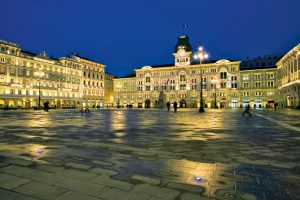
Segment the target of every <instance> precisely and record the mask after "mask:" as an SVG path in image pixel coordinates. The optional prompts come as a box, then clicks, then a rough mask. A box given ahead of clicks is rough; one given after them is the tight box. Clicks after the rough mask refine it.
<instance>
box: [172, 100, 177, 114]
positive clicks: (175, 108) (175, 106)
mask: <svg viewBox="0 0 300 200" xmlns="http://www.w3.org/2000/svg"><path fill="white" fill-rule="evenodd" d="M173 106H174V112H177V102H176V101H175V102H174V104H173Z"/></svg>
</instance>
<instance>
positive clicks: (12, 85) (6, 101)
mask: <svg viewBox="0 0 300 200" xmlns="http://www.w3.org/2000/svg"><path fill="white" fill-rule="evenodd" d="M103 74H104V65H102V64H99V63H95V62H93V61H89V60H87V59H84V58H80V57H78V56H69V57H62V58H60V59H54V58H50V57H48V56H47V54H46V53H45V52H42V53H41V54H34V53H31V52H28V51H23V50H21V48H20V46H19V45H18V44H15V43H11V42H7V41H3V40H0V108H2V109H3V108H5V107H6V108H11V109H14V108H32V107H36V106H38V101H39V97H40V105H41V106H43V104H44V102H46V101H47V102H49V106H50V107H51V108H81V107H93V105H95V106H97V105H101V103H102V101H103V96H104V94H103V93H104V92H103V90H104V89H103V88H104V85H103V84H104V83H103V80H102V78H103V76H104V75H103ZM83 83H86V84H83Z"/></svg>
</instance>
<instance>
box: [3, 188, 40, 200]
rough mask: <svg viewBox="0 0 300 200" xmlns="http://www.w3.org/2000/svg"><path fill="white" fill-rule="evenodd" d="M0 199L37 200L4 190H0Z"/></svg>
mask: <svg viewBox="0 0 300 200" xmlns="http://www.w3.org/2000/svg"><path fill="white" fill-rule="evenodd" d="M0 199H1V200H2V199H3V200H38V199H36V198H33V197H30V196H26V195H22V194H20V193H17V192H13V191H11V190H5V189H2V188H0Z"/></svg>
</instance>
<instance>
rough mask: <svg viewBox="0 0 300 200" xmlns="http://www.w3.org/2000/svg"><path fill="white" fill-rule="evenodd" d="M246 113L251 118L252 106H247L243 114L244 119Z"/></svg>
mask: <svg viewBox="0 0 300 200" xmlns="http://www.w3.org/2000/svg"><path fill="white" fill-rule="evenodd" d="M245 113H246V114H248V115H249V116H251V113H250V104H248V105H247V106H246V108H245V110H244V112H243V114H242V115H243V117H244V115H245Z"/></svg>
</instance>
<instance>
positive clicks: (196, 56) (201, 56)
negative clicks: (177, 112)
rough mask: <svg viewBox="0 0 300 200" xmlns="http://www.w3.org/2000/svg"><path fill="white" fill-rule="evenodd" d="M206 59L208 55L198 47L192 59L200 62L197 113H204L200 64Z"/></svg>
mask: <svg viewBox="0 0 300 200" xmlns="http://www.w3.org/2000/svg"><path fill="white" fill-rule="evenodd" d="M207 58H208V54H207V53H206V52H205V51H204V49H203V47H199V48H198V51H197V52H196V53H195V54H194V59H198V60H199V62H200V108H199V112H205V111H204V106H203V85H202V70H201V64H202V61H203V60H204V59H207Z"/></svg>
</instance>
